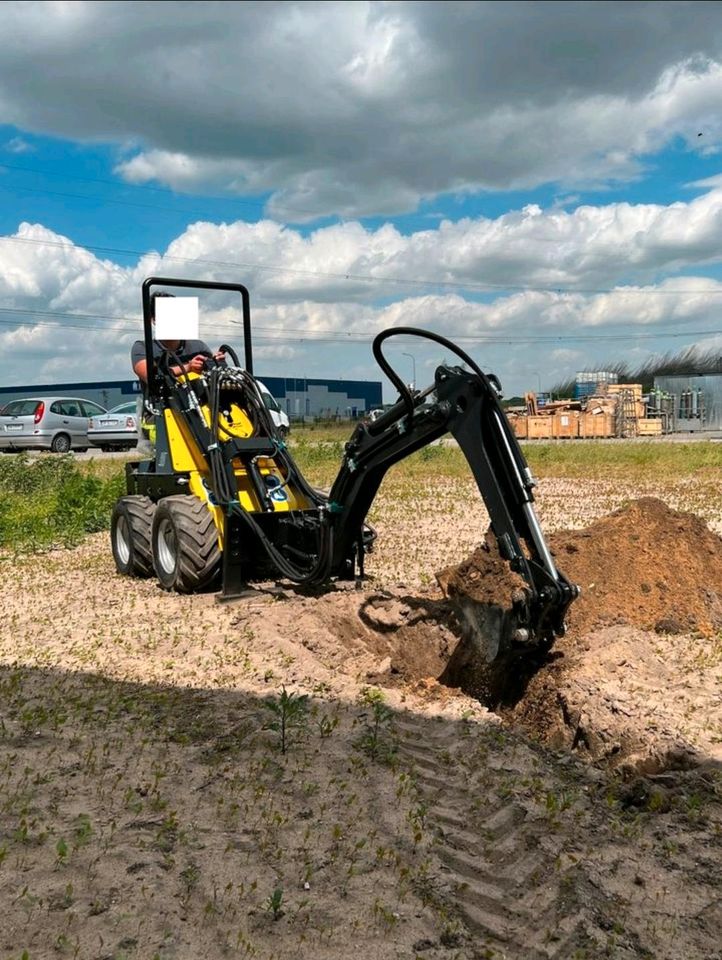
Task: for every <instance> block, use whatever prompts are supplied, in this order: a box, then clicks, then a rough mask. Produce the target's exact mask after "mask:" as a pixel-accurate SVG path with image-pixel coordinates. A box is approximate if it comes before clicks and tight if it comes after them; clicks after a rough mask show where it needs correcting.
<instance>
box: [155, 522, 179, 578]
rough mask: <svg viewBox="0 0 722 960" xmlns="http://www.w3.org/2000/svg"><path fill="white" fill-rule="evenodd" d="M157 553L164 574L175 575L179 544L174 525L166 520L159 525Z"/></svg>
mask: <svg viewBox="0 0 722 960" xmlns="http://www.w3.org/2000/svg"><path fill="white" fill-rule="evenodd" d="M156 553H157V556H158V563H159V564H160V566H161V568H162V569H163V572H164V573H173V572H174V571H175V567H176V557H177V554H178V544H177V541H176V535H175V529H174V527H173V524H172V523H171V522H170V520H168V519H166V518H164V519H163V520H161V521H160V523H159V524H158V536H157V539H156Z"/></svg>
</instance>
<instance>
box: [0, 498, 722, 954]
mask: <svg viewBox="0 0 722 960" xmlns="http://www.w3.org/2000/svg"><path fill="white" fill-rule="evenodd" d="M635 493H636V494H650V493H651V494H656V495H658V496H661V497H662V498H663V499H664V500H665V501H666V502H667V503H668V504H669V505H671V506H672V507H679V506H681V505H682V504H684V500H685V491H684V488H683V487H682V486H681V485H680V486H674V485H666V486H665V485H664V484H661V483H660V484H657V485H656V486H655V485H653V484H650V485H649V487H645V488H644V489H638V490H637V491H635V490H633V489H630V488H629V487H628V486H622V485H614V484H608V485H606V486H600V484H599V483H597V482H595V483H593V484H592V483H591V482H590V483H588V484H587V485H586V489H585V484H583V483H580V482H579V481H574V482H545V483H543V484H542V486H541V490H540V497H539V500H540V508H541V511H540V512H541V515H542V520H543V523H544V525H545V529H547V530H551V529H554V528H557V529H561V528H564V527H570V526H573V527H576V528H579V529H582V528H586V529H587V530H588V529H589V527H590V524H591V523H592V522H593V521H595V520H596V519H598V518H599V517H601V516H603V515H604V514H606V513H608V512H609V511H610V510H613V509H615V508H617V507H619V506H620V505H621V504H623V503H625V502H626V501H627V500H629V499H630V497H632V496H634V495H635ZM472 499H473V500H474V502H476V499H478V497H475V496H474V495H473V492H472V491H471V490H470V488H469V486H468V485H466V484H464V483H460V484H458V486H457V487H456V488H455V489H453V490H449V488H448V484H444V485H441V484H439V485H438V486H437V487H435V486H434V485H433V484H428V485H425V486H424V487H423V489H419V490H418V491H417V492H416V495H415V496H414V497H411V498H409V499H408V500H399V499H393V501H391V502H388V503H387V504H386V506H384V504H383V503H382V504H381V505H380V508H379V511H378V516H376V517H375V518H374V519H375V523H376V525H377V527H378V528H379V531H380V534H381V536H380V543H379V546H378V550H377V552H376V553H375V554H374V555H373V556H372V557H371V558H370V563H369V570H370V573H371V575H372V576H373V577H374V578H375V579H373V580H372V581H370V582H369V584H368V585H367V587H366V588H365V589H364V590H362V591H359V592H357V591H355V590H353V589H336V590H332V591H329V592H327V593H325V594H322V595H317V596H309V595H303V594H302V593H297V592H295V591H292V590H282V591H280V592H273V591H270V590H263V589H262V590H259V592H258V593H257V594H256V596H254V597H253V598H251V599H247V600H244V601H242V602H239V603H235V604H227V605H226V604H220V603H218V602H217V600H216V597H215V596H214V595H213V594H205V595H199V596H194V597H180V596H175V595H168V594H165V593H163V592H162V591H161V590H160V589H159V588H158V587H157V585H156V584H155V583H154V582H153V581H131V580H121V579H118V578H117V577H116V575H115V573H114V569H113V566H112V560H111V558H110V551H109V548H108V544H107V539H106V537H105V536H104V535H99V536H96V537H92V538H90V539H89V540H88V541H87V542H86V543H85V544H84V545H83V546H82V547H80V548H78V549H77V550H74V551H67V552H65V551H57V552H52V553H50V554H47V555H45V556H43V557H34V558H29V559H24V560H21V559H15V560H11V559H6V560H5V561H3V564H2V580H3V594H2V600H1V601H0V603H1V605H2V609H1V613H2V624H3V629H2V634H1V636H0V957H2V958H13V960H16V958H17V960H19V958H21V956H22V955H23V951H27V956H28V958H30V960H37V958H45V957H62V956H70V957H80V958H86V957H87V958H116V960H120V958H122V957H125V958H135V957H138V958H154V957H158V958H159V960H160V958H163V960H165V958H183V960H185V958H188V960H190V958H201V957H208V958H217V957H224V956H229V957H235V956H239V957H263V958H269V960H270V958H271V957H275V958H287V957H288V958H290V957H294V958H297V957H306V956H308V957H311V956H313V957H319V958H329V960H330V958H345V957H351V956H352V955H355V954H357V953H358V954H360V955H363V956H368V957H372V958H397V957H398V958H401V957H408V958H412V957H428V958H434V957H438V958H441V957H443V958H452V957H458V958H483V957H494V958H509V960H511V958H518V960H522V958H523V960H535V958H547V957H560V958H572V957H576V958H596V957H604V956H607V957H614V958H622V960H626V958H633V957H634V958H637V957H640V958H641V957H648V958H650V957H654V958H665V960H703V958H704V960H714V958H718V960H719V958H722V947H720V938H719V931H720V928H721V927H722V906H721V904H720V894H719V889H720V886H719V881H720V872H719V862H720V859H719V857H720V837H721V830H720V826H721V825H722V780H721V778H720V769H721V765H720V756H719V744H720V740H721V739H722V731H721V730H720V719H721V717H722V709H721V707H722V704H720V697H719V689H720V686H719V681H720V678H721V674H722V650H721V649H720V637H719V633H718V632H716V628H715V627H714V621H713V619H710V618H713V616H714V615H715V614H714V603H713V598H710V602H709V604H705V602H704V601H702V602H701V606H699V607H695V608H694V611H693V613H694V619H693V621H691V620H688V619H687V620H686V619H684V618H685V617H686V616H687V614H688V613H689V611H688V610H683V611H682V614H683V616H682V617H681V618H680V615H679V614H680V611H679V609H675V611H673V612H674V614H675V616H676V626H675V627H674V629H675V630H677V629H680V628H681V629H682V630H684V631H689V630H690V629H693V632H681V633H680V632H676V633H671V632H669V628H670V625H671V623H669V622H668V623H667V624H666V628H665V624H662V626H661V627H660V628H659V630H660V632H656V631H655V624H656V623H657V621H656V620H649V621H646V620H645V621H644V622H641V621H639V620H635V619H634V618H633V617H632V616H631V615H630V614H629V611H627V612H624V611H622V612H619V611H616V613H615V616H614V617H613V618H611V619H609V618H607V619H604V617H602V618H601V619H600V618H599V617H591V619H586V620H585V621H584V627H583V630H582V629H581V628H580V630H579V631H578V632H577V634H574V628H573V629H572V633H571V634H570V640H569V642H570V643H571V642H572V641H571V638H572V637H577V641H575V643H576V645H575V646H574V648H573V650H572V648H571V647H567V648H564V647H560V648H559V650H558V651H557V653H558V654H559V656H557V657H556V659H555V661H554V662H553V665H552V666H553V668H554V669H555V670H558V672H559V673H560V676H563V677H564V678H568V681H569V682H568V683H567V680H564V683H565V684H566V686H564V685H562V684H561V683H557V684H556V686H554V687H553V689H554V690H555V691H556V693H559V692H560V691H561V693H562V695H563V696H564V697H566V700H565V701H564V703H563V704H560V703H559V701H558V700H554V702H553V703H552V701H551V700H550V699H549V698H548V697H547V698H546V699H545V695H541V694H540V696H539V697H537V698H536V700H535V701H534V702H536V703H538V704H539V705H540V706H539V709H538V710H537V711H536V712H535V711H532V712H531V714H530V715H528V716H525V715H524V712H523V711H522V710H516V709H515V708H510V710H508V711H507V712H506V713H505V712H504V711H503V710H502V711H501V712H502V714H503V716H502V717H500V716H498V715H496V714H494V713H491V712H490V711H489V710H487V709H486V708H485V707H484V706H483V705H481V704H480V703H479V702H478V701H477V700H475V699H473V698H471V697H468V696H466V695H465V694H464V693H463V692H462V691H460V690H458V689H450V688H449V687H447V686H444V685H443V684H441V683H439V678H440V677H442V676H443V675H444V671H445V670H446V669H447V667H448V663H449V660H450V658H451V657H452V656H453V655H454V652H455V650H456V649H457V648H458V645H459V636H460V628H459V625H458V622H457V620H456V618H455V617H454V613H453V609H451V608H450V606H449V603H448V601H446V600H445V599H444V598H443V596H442V595H441V593H440V592H439V590H438V588H437V587H436V585H435V582H434V577H433V574H434V572H435V571H436V570H439V569H440V568H441V567H443V566H444V565H445V564H447V563H449V562H459V561H461V560H463V559H464V557H465V556H467V555H468V554H469V553H471V551H472V550H473V548H474V547H475V546H476V545H478V543H479V541H480V539H481V537H482V535H483V530H484V528H485V522H484V518H483V512H482V513H481V515H480V519H479V523H478V525H472V524H470V523H469V515H470V510H469V502H470V500H472ZM710 504H711V505H710ZM695 509H696V511H697V512H698V513H701V514H703V515H704V517H705V519H706V520H707V521H708V522H709V523H710V525H711V526H712V527H713V528H715V529H716V530H718V531H719V530H720V529H722V509H720V506H719V500H718V499H717V500H715V499H714V498H712V499H710V500H705V501H704V502H700V503H699V504H696V505H695ZM607 522H609V521H607ZM660 522H663V521H660ZM679 522H685V523H686V522H687V521H679ZM690 522H691V521H690ZM701 529H702V528H699V530H698V532H700V530H701ZM607 532H608V533H609V531H607ZM687 532H689V531H687ZM677 533H678V534H679V533H680V531H679V530H678V531H677ZM573 539H574V538H573V537H570V535H569V534H564V535H563V537H562V538H561V539H560V540H559V544H563V543H571V542H572V541H573ZM656 539H658V537H657V538H653V541H655V540H656ZM714 542H715V541H713V540H710V544H714ZM675 549H676V546H675V545H674V543H673V542H672V543H671V545H670V543H667V547H666V552H667V553H669V552H670V550H671V551H674V550H675ZM578 554H579V551H577V554H576V555H577V556H578ZM672 555H673V554H672ZM568 556H569V558H570V559H571V558H572V557H573V556H575V554H574V552H573V551H568ZM680 556H681V554H680ZM685 556H686V554H685ZM560 565H562V566H563V568H564V569H565V572H567V573H568V574H569V575H570V576H574V571H573V570H568V569H567V566H569V565H568V564H567V565H566V566H565V565H563V564H562V563H561V560H560ZM648 568H649V564H648V563H647V565H646V567H645V569H648ZM705 569H707V570H708V573H707V579H706V580H705V586H706V587H709V588H714V587H715V586H716V587H717V588H719V587H720V586H721V585H722V584H721V583H718V584H716V585H715V584H714V583H710V582H709V576H710V573H709V558H708V559H707V565H706V568H705ZM622 570H624V566H622ZM712 575H713V574H712ZM695 576H697V578H698V579H699V576H698V575H697V574H695ZM627 579H628V578H627ZM595 582H596V581H595ZM640 582H642V581H640ZM643 582H647V581H646V580H645V581H643ZM675 582H676V581H675ZM587 586H588V584H587ZM671 586H674V584H672V585H671ZM670 588H671V587H670ZM640 589H641V587H640ZM587 592H588V593H589V590H588V591H587ZM581 612H583V611H582V608H581V607H580V617H581ZM587 613H588V611H587ZM587 613H585V614H584V615H585V617H586V616H587ZM705 616H706V617H707V618H708V622H707V625H706V626H705V623H704V622H703V620H704V617H705ZM666 617H667V615H666V613H665V616H664V617H662V616H660V617H658V618H657V620H661V619H665V618H666ZM667 619H669V618H667ZM580 624H581V619H580ZM650 628H651V629H650ZM582 638H583V639H582ZM565 642H566V641H565ZM555 650H556V648H555ZM565 657H566V658H567V660H572V659H573V660H574V671H573V672H569V671H561V670H560V669H559V668H558V664H559V662H560V660H563V659H564V658H565ZM550 669H551V668H550ZM538 676H539V674H537V677H538ZM533 682H534V681H533V680H531V681H530V682H529V683H528V684H527V686H526V688H525V690H524V693H525V696H529V699H530V701H531V700H533V699H534V698H532V697H531V692H530V691H531V686H532V684H533ZM537 683H540V684H541V686H542V687H543V688H544V690H550V689H552V687H551V686H544V684H543V683H542V682H541V681H539V680H537ZM575 684H576V686H575ZM284 688H285V690H286V691H287V692H292V693H293V694H297V695H308V698H309V699H308V700H307V701H301V702H300V703H294V700H293V699H292V700H291V701H290V703H289V702H287V703H286V713H285V717H286V720H287V721H288V724H289V729H288V731H287V733H288V737H287V743H286V744H285V746H286V751H285V753H284V752H282V749H281V731H280V730H279V726H280V720H281V715H282V713H283V706H282V704H283V701H282V694H283V690H284ZM370 689H371V690H372V691H373V690H377V689H383V691H384V701H383V702H380V701H378V700H376V699H375V698H374V695H373V693H369V690H370ZM555 695H556V694H555ZM520 702H521V701H520ZM671 705H674V707H673V709H672V708H671ZM542 707H543V709H542ZM544 710H548V711H549V713H548V716H549V718H550V720H549V723H548V724H545V723H544V722H542V721H543V717H544V715H545V714H544V712H543V711H544ZM555 711H556V713H555ZM560 713H561V717H562V720H561V722H559V715H560ZM620 718H622V725H621V727H619V726H617V727H615V728H614V729H615V730H616V731H617V732H616V734H615V736H616V737H617V740H616V741H614V738H613V736H612V735H611V734H610V740H609V742H608V741H606V740H605V741H604V742H602V743H601V746H600V743H599V742H597V741H595V739H594V738H595V735H596V736H597V737H599V736H600V731H607V730H612V728H613V723H612V720H614V721H615V722H617V721H618V720H619V719H620ZM625 730H627V731H629V733H628V734H625V733H624V731H625ZM572 731H573V732H572ZM625 736H627V739H625ZM648 738H651V739H653V740H654V744H655V746H654V750H652V749H649V748H648V744H647V740H648ZM612 741H613V742H612ZM615 744H616V748H615ZM680 745H681V749H680V750H678V749H677V748H678V747H680ZM657 748H659V749H657ZM655 751H656V752H655ZM274 891H275V893H274Z"/></svg>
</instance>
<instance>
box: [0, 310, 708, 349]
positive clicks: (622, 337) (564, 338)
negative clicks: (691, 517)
mask: <svg viewBox="0 0 722 960" xmlns="http://www.w3.org/2000/svg"><path fill="white" fill-rule="evenodd" d="M0 312H3V313H14V312H15V311H13V310H11V309H8V308H0ZM60 316H68V317H74V316H75V315H74V314H67V315H60ZM81 316H83V315H81ZM106 319H110V318H106ZM0 324H2V325H3V326H12V327H51V328H54V329H59V330H82V331H84V332H86V333H100V334H104V333H106V332H107V331H104V330H103V328H98V327H93V326H90V325H88V324H73V323H60V322H59V321H52V320H37V321H34V320H10V319H3V318H0ZM235 326H237V325H236V324H228V323H225V324H224V323H219V324H214V330H215V329H221V330H230V329H231V328H232V327H235ZM255 329H256V331H258V330H263V331H268V330H273V329H275V328H273V327H256V328H255ZM113 330H114V332H116V333H135V334H140V332H141V331H140V327H139V325H137V324H136V325H135V326H133V327H117V326H116V327H114V328H113ZM290 332H291V331H289V330H287V331H285V333H286V334H288V333H290ZM296 332H297V334H298V335H297V336H287V335H279V334H275V335H272V336H271V335H268V334H261V335H258V336H254V340H257V341H258V342H263V343H344V344H349V343H358V344H369V343H371V341H372V340H373V338H374V337H375V335H376V331H374V332H369V333H351V332H349V333H340V332H339V331H330V330H320V331H307V330H297V331H296ZM720 334H722V329H720V330H687V331H684V332H679V331H677V332H674V333H670V332H667V331H657V332H655V333H619V334H616V333H615V334H542V335H538V336H533V335H520V336H514V335H509V334H507V335H498V334H481V335H477V336H471V335H469V334H453V333H452V334H451V336H452V337H453V338H454V339H455V340H457V341H459V342H461V343H470V344H475V343H500V344H522V343H539V344H543V343H550V344H554V343H568V342H572V341H573V342H579V341H584V342H594V343H596V342H604V341H630V340H659V339H684V338H688V337H708V336H717V335H720ZM139 339H140V337H139ZM398 342H399V343H405V344H408V343H414V342H416V341H414V339H413V338H402V337H400V338H399V339H398Z"/></svg>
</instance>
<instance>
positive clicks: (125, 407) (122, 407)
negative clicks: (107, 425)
mask: <svg viewBox="0 0 722 960" xmlns="http://www.w3.org/2000/svg"><path fill="white" fill-rule="evenodd" d="M136 409H137V404H136V402H135V400H133V401H132V402H129V403H120V404H118V406H117V407H113V409H112V410H109V411H108V413H135V412H136Z"/></svg>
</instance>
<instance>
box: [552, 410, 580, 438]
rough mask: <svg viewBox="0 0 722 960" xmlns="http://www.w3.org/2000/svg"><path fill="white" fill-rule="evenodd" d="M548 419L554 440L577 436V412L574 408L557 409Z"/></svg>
mask: <svg viewBox="0 0 722 960" xmlns="http://www.w3.org/2000/svg"><path fill="white" fill-rule="evenodd" d="M550 420H551V421H552V437H554V439H555V440H570V439H572V438H574V437H578V436H579V413H578V412H577V411H576V410H564V411H559V412H558V413H555V414H554V416H553V417H550Z"/></svg>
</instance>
